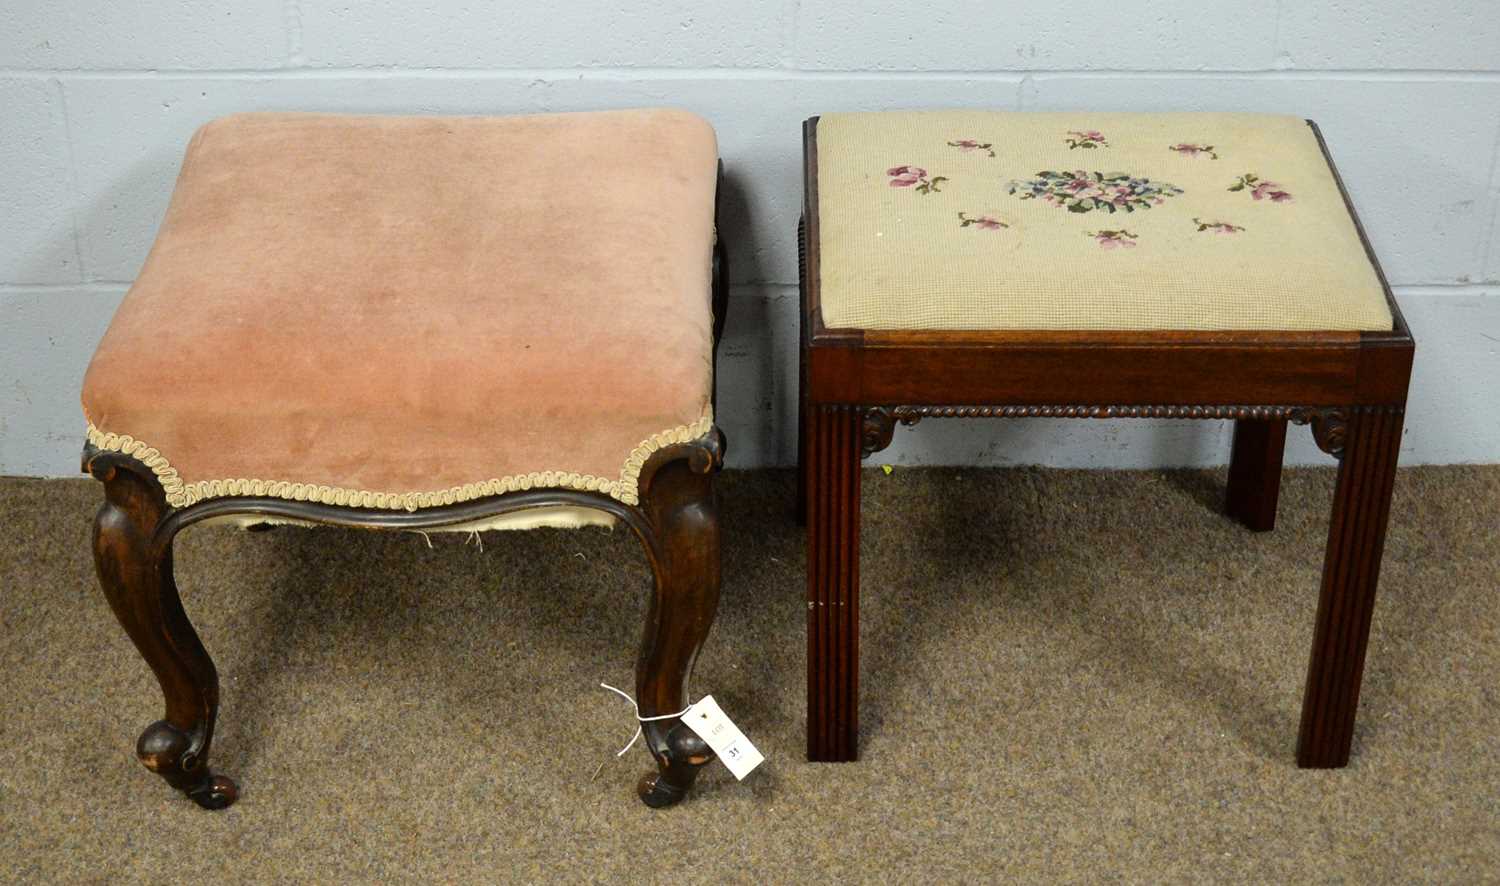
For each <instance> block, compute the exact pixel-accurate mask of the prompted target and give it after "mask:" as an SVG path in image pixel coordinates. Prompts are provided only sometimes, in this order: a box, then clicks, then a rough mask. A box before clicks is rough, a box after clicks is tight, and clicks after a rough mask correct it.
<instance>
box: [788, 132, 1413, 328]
mask: <svg viewBox="0 0 1500 886" xmlns="http://www.w3.org/2000/svg"><path fill="white" fill-rule="evenodd" d="M817 163H818V179H817V182H818V206H817V214H818V238H819V261H820V268H821V271H820V272H821V277H820V289H819V298H820V301H821V307H822V311H823V321H824V323H825V324H827V325H828V326H830V327H853V328H860V329H938V330H941V329H963V330H976V329H977V330H1221V331H1223V330H1389V329H1390V328H1391V325H1392V318H1391V313H1390V310H1389V307H1388V305H1387V304H1386V299H1385V292H1384V288H1383V286H1382V284H1381V281H1380V279H1379V277H1378V276H1377V273H1376V271H1375V267H1374V265H1373V263H1372V262H1371V260H1370V258H1369V256H1368V255H1367V253H1366V251H1365V248H1364V244H1363V243H1362V242H1361V240H1360V237H1359V234H1358V232H1357V230H1356V228H1355V225H1354V221H1353V218H1352V216H1351V215H1350V213H1349V210H1348V207H1347V206H1346V205H1345V202H1344V199H1343V196H1342V194H1341V192H1340V190H1339V186H1338V183H1337V181H1336V180H1335V178H1334V175H1333V172H1332V170H1331V169H1330V168H1329V164H1328V162H1327V160H1326V158H1325V157H1324V155H1323V152H1322V150H1321V148H1320V146H1319V144H1318V139H1317V136H1316V135H1315V134H1314V132H1313V130H1312V128H1311V127H1310V126H1308V124H1307V122H1306V121H1305V120H1301V119H1298V118H1295V117H1281V116H1270V115H1258V114H1120V113H1112V114H1105V113H1087V112H1079V113H1060V114H1057V113H1001V112H987V111H931V112H886V113H854V114H828V115H824V116H823V117H821V118H819V120H818V126H817Z"/></svg>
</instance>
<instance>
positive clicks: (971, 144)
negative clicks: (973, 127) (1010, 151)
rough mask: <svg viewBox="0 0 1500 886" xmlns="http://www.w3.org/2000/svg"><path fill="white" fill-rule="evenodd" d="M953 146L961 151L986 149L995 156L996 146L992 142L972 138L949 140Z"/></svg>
mask: <svg viewBox="0 0 1500 886" xmlns="http://www.w3.org/2000/svg"><path fill="white" fill-rule="evenodd" d="M948 144H949V145H951V146H952V147H955V148H958V149H959V150H960V151H986V152H988V153H989V155H990V156H991V157H993V156H995V146H994V144H992V143H990V142H980V141H978V140H976V139H972V138H961V139H957V140H955V141H951V142H948Z"/></svg>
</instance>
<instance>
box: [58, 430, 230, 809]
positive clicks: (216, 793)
mask: <svg viewBox="0 0 1500 886" xmlns="http://www.w3.org/2000/svg"><path fill="white" fill-rule="evenodd" d="M86 467H87V468H88V471H89V473H91V474H92V475H93V476H94V477H95V478H97V479H98V480H101V481H103V483H104V497H105V501H104V504H103V506H101V507H100V508H99V513H98V516H96V517H95V519H94V563H95V565H96V566H97V567H98V571H99V584H100V585H101V587H103V589H104V596H105V597H106V598H107V599H108V600H109V605H110V608H111V609H113V610H114V613H115V617H116V618H118V619H119V621H120V624H121V625H122V626H123V627H124V628H125V632H126V633H127V634H129V635H130V639H131V640H132V641H133V642H134V643H135V648H136V649H137V650H139V652H140V654H141V657H142V658H144V659H145V660H146V663H147V664H148V665H150V666H151V670H152V671H153V672H154V673H155V674H156V679H157V682H159V683H160V684H161V690H162V694H163V695H164V696H165V698H166V708H167V710H166V716H165V718H164V719H161V720H158V721H156V722H155V723H152V724H151V725H150V726H148V727H146V731H145V732H143V733H141V737H140V740H139V741H138V742H137V743H136V756H138V757H139V758H140V760H141V762H142V763H144V764H145V766H146V768H147V769H150V770H151V771H152V772H155V773H156V774H157V775H160V776H161V777H162V778H164V779H166V781H167V783H168V784H170V785H172V787H174V788H176V789H178V790H179V791H182V792H183V793H185V794H187V795H188V796H189V797H191V798H192V800H193V801H194V802H195V803H197V804H198V805H199V806H202V807H203V808H205V809H223V808H224V807H226V806H228V805H229V804H231V803H233V802H234V801H235V799H236V797H237V796H238V789H237V788H236V787H235V784H234V782H232V781H230V780H229V779H228V778H225V777H224V776H222V775H215V774H214V773H213V772H212V771H210V770H209V768H208V751H209V746H210V745H211V743H212V741H213V733H214V719H215V717H216V716H217V714H218V709H219V677H218V673H217V672H216V671H215V670H214V664H213V661H212V660H211V659H210V658H209V657H208V652H207V651H206V650H204V648H203V644H202V642H200V641H199V639H198V634H197V632H196V631H194V630H193V626H192V623H191V622H189V621H188V617H187V613H186V612H184V611H183V609H182V601H181V599H180V598H179V597H178V595H177V585H176V582H175V581H174V580H173V578H172V544H171V540H170V539H168V540H165V541H162V542H161V543H158V542H157V541H156V540H155V539H154V538H153V535H154V533H155V531H156V527H157V526H158V524H159V523H160V522H161V520H162V518H163V517H164V516H165V515H166V514H167V511H168V508H167V504H166V500H165V497H164V496H163V494H162V490H161V486H160V485H159V484H158V483H157V481H156V478H155V476H153V475H152V474H151V473H150V471H149V469H147V468H146V467H145V466H144V465H141V464H140V463H139V462H135V461H134V460H131V459H128V458H126V457H123V456H118V455H116V454H114V453H105V452H97V451H91V452H90V453H88V454H87V462H86Z"/></svg>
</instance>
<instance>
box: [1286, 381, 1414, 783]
mask: <svg viewBox="0 0 1500 886" xmlns="http://www.w3.org/2000/svg"><path fill="white" fill-rule="evenodd" d="M1403 418H1404V415H1403V409H1402V408H1401V407H1399V406H1393V407H1357V408H1354V409H1351V410H1349V412H1348V420H1347V425H1346V426H1345V428H1344V429H1343V440H1342V447H1343V448H1342V457H1343V462H1342V464H1340V466H1339V475H1338V484H1337V487H1336V488H1335V490H1334V496H1333V516H1332V519H1331V520H1330V522H1329V527H1328V550H1327V554H1326V555H1325V559H1324V561H1323V589H1322V593H1321V595H1320V597H1319V599H1318V615H1317V623H1316V627H1315V628H1314V630H1313V646H1312V658H1311V662H1310V663H1309V665H1308V669H1307V690H1306V693H1305V694H1304V696H1303V701H1302V728H1301V733H1300V735H1299V737H1298V741H1297V765H1299V766H1302V767H1316V768H1335V767H1339V766H1343V765H1345V764H1346V763H1348V762H1349V749H1350V745H1351V744H1352V742H1353V739H1354V715H1355V710H1356V709H1357V708H1358V706H1359V687H1360V680H1361V677H1362V676H1363V673H1364V666H1365V646H1366V643H1367V642H1368V640H1369V637H1370V616H1371V614H1372V613H1373V611H1374V608H1375V585H1376V582H1377V581H1378V580H1379V577H1380V557H1381V553H1382V552H1383V551H1384V548H1385V530H1386V524H1387V521H1388V519H1389V517H1390V509H1391V488H1392V484H1393V481H1394V479H1395V476H1396V458H1397V454H1398V453H1399V451H1400V448H1401V426H1402V420H1403Z"/></svg>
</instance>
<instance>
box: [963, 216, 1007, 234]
mask: <svg viewBox="0 0 1500 886" xmlns="http://www.w3.org/2000/svg"><path fill="white" fill-rule="evenodd" d="M970 225H973V226H974V227H976V228H979V229H981V230H985V231H998V230H1000V229H1001V228H1008V227H1010V225H1008V224H1006V223H1005V222H1003V221H1001V220H1000V219H998V218H995V217H994V216H991V215H969V214H968V213H966V212H960V213H959V214H958V226H959V227H960V228H967V227H969V226H970Z"/></svg>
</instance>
